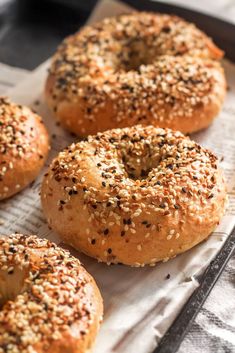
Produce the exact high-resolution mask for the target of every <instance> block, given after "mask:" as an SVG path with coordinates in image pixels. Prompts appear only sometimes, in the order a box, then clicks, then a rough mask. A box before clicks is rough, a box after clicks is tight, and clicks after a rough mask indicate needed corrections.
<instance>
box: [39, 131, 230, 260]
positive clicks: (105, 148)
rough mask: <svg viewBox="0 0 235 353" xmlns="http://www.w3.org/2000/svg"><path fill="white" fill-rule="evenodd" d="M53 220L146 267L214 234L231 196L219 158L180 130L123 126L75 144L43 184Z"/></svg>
mask: <svg viewBox="0 0 235 353" xmlns="http://www.w3.org/2000/svg"><path fill="white" fill-rule="evenodd" d="M41 197H42V205H43V209H44V213H45V215H46V218H47V221H48V223H49V225H50V226H51V227H52V228H53V229H54V230H55V231H56V232H58V233H59V234H60V236H61V237H62V238H63V240H64V241H65V242H67V243H69V244H71V245H72V246H74V247H75V248H76V249H78V250H80V251H82V252H84V253H86V254H88V255H90V256H93V257H95V258H97V259H98V260H100V261H104V262H107V263H118V262H121V263H123V264H127V265H132V266H143V265H144V264H154V263H156V262H158V261H160V260H164V259H168V258H171V257H173V256H175V255H177V254H179V253H181V252H183V251H185V250H187V249H190V248H191V247H193V246H194V245H196V244H198V243H199V242H201V241H202V240H204V239H206V238H207V237H208V236H209V234H210V233H211V232H212V231H213V230H214V229H215V227H216V225H217V224H218V223H219V221H220V219H221V217H222V215H223V212H224V205H225V199H226V187H225V182H224V178H223V176H222V173H221V171H220V169H218V166H217V159H216V157H215V156H214V155H213V154H212V153H211V152H209V151H208V150H206V149H205V148H202V147H200V146H199V145H198V144H196V142H194V141H192V140H190V139H189V138H188V137H185V136H184V135H183V134H181V133H180V132H174V131H172V130H170V129H161V128H155V127H152V126H148V127H141V126H135V127H132V128H125V129H115V130H110V131H106V132H104V133H99V134H97V135H96V136H89V137H88V140H86V141H83V142H79V143H77V144H72V145H71V146H70V147H68V148H67V149H66V150H65V151H64V152H61V153H60V154H59V156H58V157H57V158H55V159H54V161H53V162H52V164H51V166H50V168H49V171H48V173H47V174H46V175H45V178H44V181H43V185H42V192H41Z"/></svg>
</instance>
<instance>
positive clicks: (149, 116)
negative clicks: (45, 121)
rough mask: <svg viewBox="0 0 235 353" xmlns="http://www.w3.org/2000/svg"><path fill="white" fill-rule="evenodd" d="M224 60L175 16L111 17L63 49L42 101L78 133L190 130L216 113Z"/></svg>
mask: <svg viewBox="0 0 235 353" xmlns="http://www.w3.org/2000/svg"><path fill="white" fill-rule="evenodd" d="M222 56H223V52H222V51H221V50H220V49H218V48H217V47H216V46H215V45H214V43H213V42H212V40H211V39H210V38H208V37H207V36H206V35H205V34H204V33H202V32H201V31H200V30H198V29H197V28H196V27H195V26H194V25H193V24H190V23H187V22H185V21H184V20H182V19H180V18H178V17H176V16H170V15H162V14H153V13H146V12H140V13H138V12H135V13H132V14H128V15H122V16H118V17H112V18H108V19H105V20H103V21H102V22H100V23H98V24H95V25H94V26H87V27H85V28H84V29H83V30H82V31H80V32H78V33H76V34H75V35H73V36H70V37H69V38H67V39H66V40H65V41H64V42H63V43H62V44H61V46H60V47H59V48H58V51H57V53H56V54H55V55H54V57H53V60H52V64H51V68H50V72H49V75H48V79H47V82H46V88H45V92H46V100H47V102H48V105H49V107H50V108H51V109H52V110H53V111H54V113H55V115H56V117H57V118H58V120H59V121H60V122H61V124H62V125H63V126H64V127H65V128H66V129H68V130H70V131H72V132H74V133H76V134H78V135H81V136H87V135H88V134H95V133H97V132H98V131H105V130H107V129H112V128H117V127H127V126H133V125H135V124H139V123H141V124H142V125H150V124H152V125H154V126H159V127H169V128H172V129H176V130H180V131H182V132H184V133H191V132H194V131H197V130H200V129H203V128H205V127H207V126H208V125H209V124H210V123H211V122H212V120H213V119H214V117H215V116H216V115H217V114H218V112H219V111H220V109H221V105H222V103H223V100H224V96H225V91H226V82H225V77H224V71H223V68H222V67H221V65H220V63H219V62H218V60H219V59H221V57H222Z"/></svg>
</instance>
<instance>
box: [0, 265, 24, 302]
mask: <svg viewBox="0 0 235 353" xmlns="http://www.w3.org/2000/svg"><path fill="white" fill-rule="evenodd" d="M24 279H25V271H23V270H22V269H20V268H18V267H12V268H11V267H9V268H8V270H6V271H5V270H0V309H2V308H3V306H4V305H5V304H6V303H7V302H8V301H13V300H14V299H15V298H16V297H17V296H18V295H19V294H20V293H22V291H23V289H24V288H23V287H24Z"/></svg>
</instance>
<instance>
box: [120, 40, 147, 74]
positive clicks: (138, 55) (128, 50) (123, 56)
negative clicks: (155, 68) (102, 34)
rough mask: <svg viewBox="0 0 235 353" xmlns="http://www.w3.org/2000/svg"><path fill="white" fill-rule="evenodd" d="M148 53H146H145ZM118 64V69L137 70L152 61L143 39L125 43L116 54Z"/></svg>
mask: <svg viewBox="0 0 235 353" xmlns="http://www.w3.org/2000/svg"><path fill="white" fill-rule="evenodd" d="M146 53H148V55H146ZM118 60H119V63H118V66H119V68H120V69H122V70H124V71H126V72H128V71H139V68H140V67H141V66H142V65H149V64H151V63H152V61H153V60H152V56H151V55H150V53H149V49H148V48H147V47H146V46H145V43H144V42H143V41H139V40H136V41H133V42H132V43H126V44H125V45H124V47H123V50H122V51H121V52H120V53H119V55H118Z"/></svg>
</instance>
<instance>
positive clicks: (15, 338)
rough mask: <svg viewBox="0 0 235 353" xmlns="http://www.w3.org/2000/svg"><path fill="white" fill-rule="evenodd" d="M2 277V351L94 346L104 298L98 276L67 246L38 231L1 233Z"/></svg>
mask: <svg viewBox="0 0 235 353" xmlns="http://www.w3.org/2000/svg"><path fill="white" fill-rule="evenodd" d="M0 283H1V286H0V294H1V297H0V304H1V310H0V352H1V353H2V352H4V353H11V352H14V353H32V352H34V353H87V352H88V350H89V349H90V348H91V346H92V345H93V343H94V340H95V337H96V334H97V332H98V329H99V325H100V320H101V318H102V314H103V303H102V299H101V295H100V292H99V290H98V288H97V286H96V283H95V281H94V279H93V278H92V277H91V276H90V275H89V274H88V273H87V272H86V270H85V269H84V268H83V266H82V265H81V263H80V261H79V260H78V259H76V258H74V257H73V256H71V255H70V254H69V252H68V251H65V250H63V249H61V248H59V247H58V246H56V245H55V244H53V243H51V242H49V241H48V240H46V239H39V238H38V237H36V236H25V235H22V234H17V235H15V234H14V235H11V236H10V237H3V238H0ZM7 286H8V287H7ZM11 290H13V293H14V294H12V292H11Z"/></svg>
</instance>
